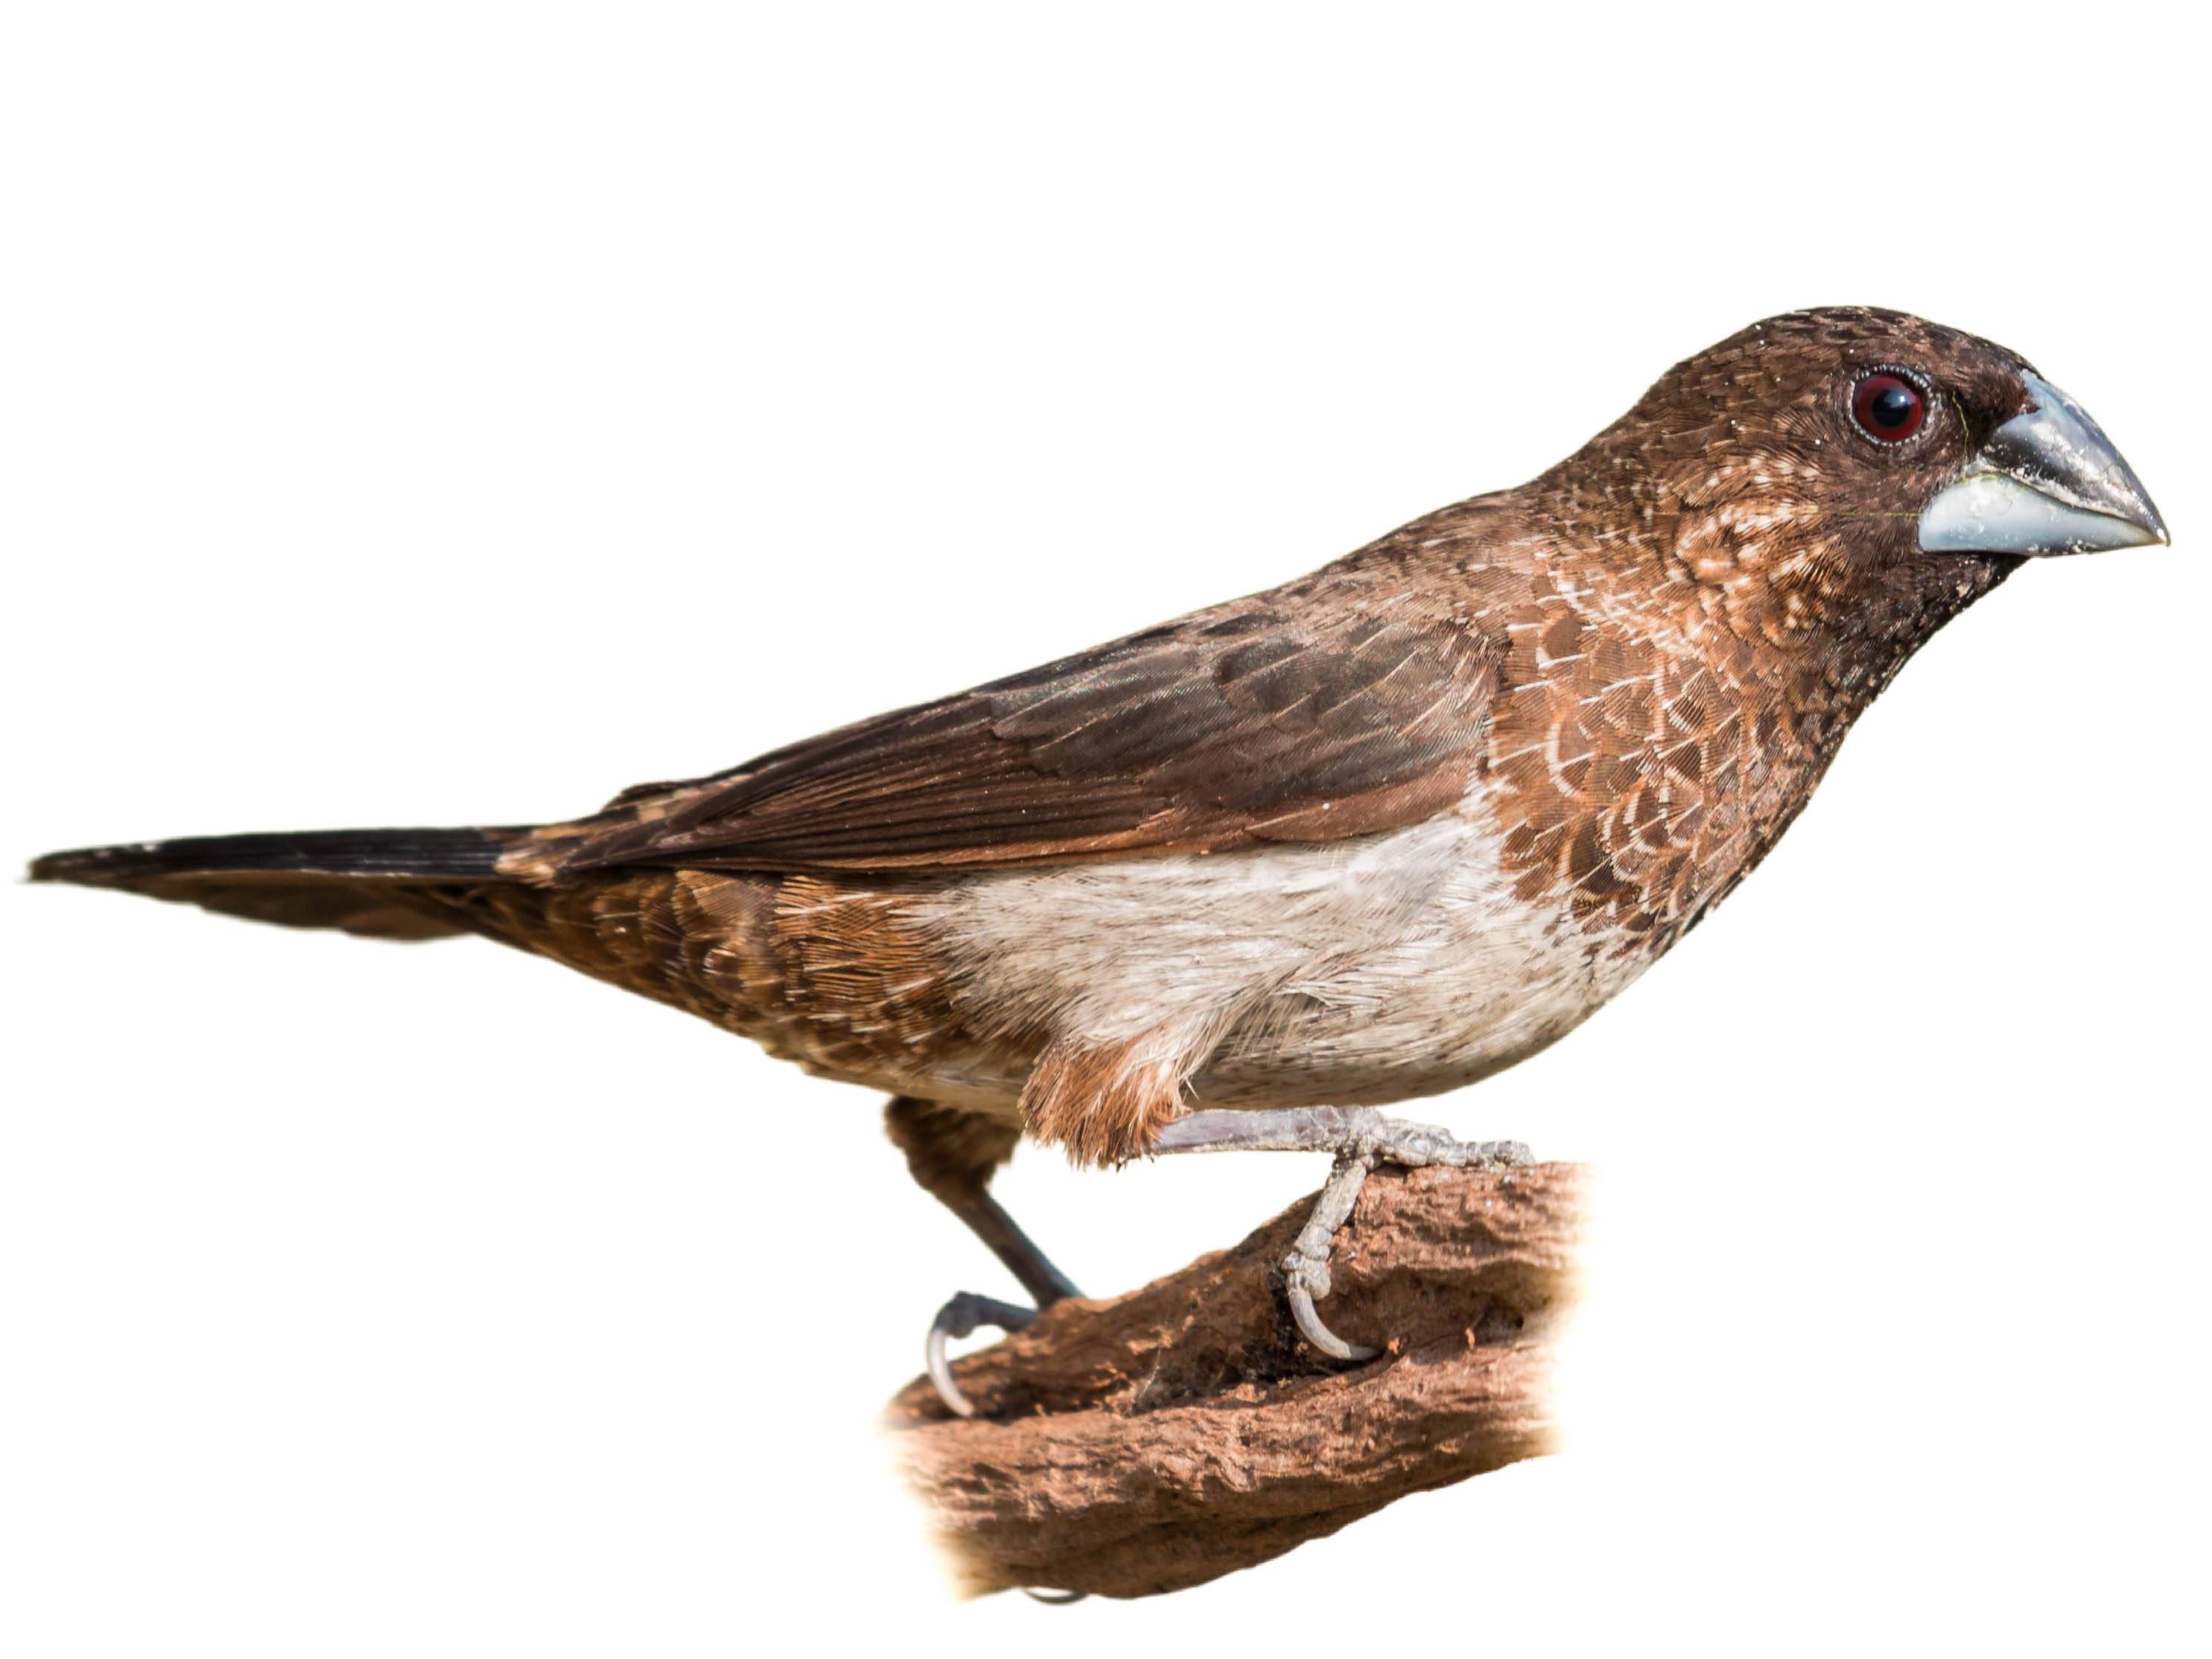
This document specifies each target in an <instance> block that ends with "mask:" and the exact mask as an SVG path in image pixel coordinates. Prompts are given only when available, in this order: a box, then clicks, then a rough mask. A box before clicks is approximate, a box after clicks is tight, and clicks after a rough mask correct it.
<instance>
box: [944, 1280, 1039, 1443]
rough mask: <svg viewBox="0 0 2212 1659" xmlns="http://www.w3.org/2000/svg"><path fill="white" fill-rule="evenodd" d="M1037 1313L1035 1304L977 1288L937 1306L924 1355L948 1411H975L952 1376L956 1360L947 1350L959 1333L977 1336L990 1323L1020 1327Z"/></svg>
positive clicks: (966, 1413)
mask: <svg viewBox="0 0 2212 1659" xmlns="http://www.w3.org/2000/svg"><path fill="white" fill-rule="evenodd" d="M1036 1316H1037V1310H1036V1309H1035V1308H1024V1307H1022V1306H1020V1305H1019V1304H1016V1303H1012V1302H1000V1301H999V1300H997V1299H996V1298H995V1297H987V1296H977V1295H976V1294H975V1292H974V1291H961V1292H960V1293H959V1294H958V1295H957V1296H956V1297H953V1298H952V1299H951V1301H949V1302H947V1303H946V1304H945V1305H944V1306H943V1307H941V1308H939V1310H937V1317H936V1318H935V1319H933V1320H932V1321H931V1322H930V1324H929V1340H927V1343H925V1344H924V1345H923V1348H922V1355H923V1362H924V1364H925V1365H926V1366H927V1370H928V1371H929V1380H930V1382H931V1383H932V1384H933V1385H934V1386H935V1388H936V1389H937V1397H938V1398H939V1400H942V1401H944V1402H945V1409H946V1410H947V1411H949V1412H951V1413H952V1414H953V1415H954V1416H955V1417H973V1416H975V1402H974V1401H971V1400H969V1398H968V1396H967V1395H964V1394H963V1393H961V1392H960V1385H959V1384H958V1383H956V1382H954V1381H953V1380H952V1362H951V1358H950V1356H948V1355H947V1353H946V1352H945V1345H946V1344H947V1343H948V1342H950V1341H951V1340H953V1339H954V1338H956V1337H963V1336H973V1335H975V1333H976V1332H977V1331H979V1330H981V1329H982V1328H983V1327H985V1326H987V1325H988V1326H991V1327H993V1328H995V1329H998V1330H1002V1331H1018V1330H1020V1329H1021V1328H1023V1327H1024V1326H1026V1325H1028V1324H1030V1322H1033V1321H1034V1320H1035V1319H1036Z"/></svg>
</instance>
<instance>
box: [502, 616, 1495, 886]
mask: <svg viewBox="0 0 2212 1659" xmlns="http://www.w3.org/2000/svg"><path fill="white" fill-rule="evenodd" d="M1503 660H1504V641H1503V640H1502V638H1498V637H1493V636H1492V635H1489V634H1486V632H1485V631H1483V629H1481V628H1480V626H1478V625H1477V624H1475V623H1470V622H1468V621H1466V620H1464V619H1462V618H1459V617H1453V616H1451V615H1449V614H1443V613H1442V611H1441V608H1440V607H1431V608H1429V609H1426V610H1422V611H1416V610H1414V609H1413V608H1412V602H1411V601H1410V600H1409V599H1406V598H1405V597H1404V595H1403V594H1402V593H1401V594H1400V595H1397V596H1383V597H1382V598H1379V599H1370V600H1369V601H1364V602H1356V603H1350V604H1343V603H1340V604H1336V605H1319V604H1316V601H1315V600H1313V599H1305V600H1304V602H1287V601H1285V599H1284V598H1283V596H1282V595H1281V594H1280V593H1278V594H1275V595H1260V596H1257V597H1255V598H1253V599H1245V600H1240V601H1237V602H1235V603H1233V604H1231V605H1225V606H1220V607H1218V608H1216V609H1214V610H1212V611H1201V612H1199V613H1197V614H1195V615H1194V616H1191V617H1186V618H1184V619H1182V621H1180V622H1176V623H1168V624H1166V625H1165V626H1164V627H1160V628H1157V629H1150V630H1148V631H1146V632H1144V633H1140V634H1134V635H1130V636H1128V637H1127V638H1126V639H1121V640H1117V641H1114V642H1113V643H1111V644H1109V645H1103V646H1099V647H1095V648H1094V649H1091V650H1089V651H1085V652H1081V653H1077V654H1076V655H1074V656H1071V657H1064V658H1062V659H1060V660H1059V661H1057V662H1053V663H1048V664H1047V665H1044V666H1043V667H1041V668H1036V669H1032V670H1030V671H1029V672H1027V673H1023V674H1016V675H1014V676H1012V678H1007V679H1003V680H998V681H994V683H992V684H988V685H983V686H978V687H976V688H975V690H969V691H964V692H961V693H959V694H957V695H956V696H950V697H945V698H942V699H939V701H937V702H929V703H923V704H921V705H918V706H916V707H915V708H905V709H900V710H898V711H896V712H895V713H892V714H882V715H878V716H877V717H876V718H875V719H872V720H863V721H861V722H860V723H859V724H858V725H854V726H846V727H844V728H842V730H839V731H836V732H828V733H825V734H824V735H823V736H821V737H818V738H812V739H810V740H809V741H807V742H804V743H800V744H793V746H791V747H789V748H786V749H780V750H775V751H774V752H773V753H770V754H767V755H763V756H762V757H759V758H758V759H757V760H754V761H751V762H750V763H747V764H745V765H744V766H741V767H738V768H737V769H734V770H732V771H730V772H726V773H721V774H719V775H715V776H713V777H709V778H702V779H699V780H696V781H691V782H686V783H671V784H653V785H646V786H642V787H640V788H637V789H633V790H629V791H625V792H624V793H623V794H622V795H619V796H617V798H616V799H615V800H614V801H613V802H612V803H611V804H610V805H609V807H608V808H607V809H606V810H605V811H603V812H601V813H599V815H597V816H595V817H591V818H586V819H582V820H579V821H577V822H575V823H568V824H556V825H550V826H547V827H546V828H545V829H541V830H538V831H537V832H535V833H534V834H533V835H532V836H531V837H530V838H529V840H528V842H526V844H525V845H523V846H520V847H517V848H514V849H513V851H512V852H511V853H510V854H508V855H507V858H506V859H505V860H502V867H503V868H505V869H507V870H508V871H509V872H513V873H518V874H522V875H526V876H528V877H531V878H536V879H541V880H542V879H557V878H561V877H563V876H567V875H569V874H573V873H577V872H582V871H586V870H592V869H601V868H606V867H609V866H621V865H639V864H649V865H664V866H665V865H681V866H686V867H690V868H705V869H750V870H810V869H812V870H872V871H896V870H930V869H949V868H975V867H987V866H1006V865H1017V864H1032V863H1040V862H1046V861H1059V860H1082V859H1091V858H1097V857H1103V856H1108V855H1113V854H1132V853H1140V852H1161V851H1169V850H1182V851H1215V850H1223V849H1226V848H1234V847H1241V846H1248V845H1250V844H1252V843H1254V842H1284V841H1291V842H1327V841H1335V840H1340V839H1342V838H1344V837H1346V836H1358V835H1364V834H1368V833H1370V832H1373V831H1376V830H1381V829H1394V828H1397V827H1399V826H1401V825H1405V824H1409V823H1419V822H1420V821H1421V820H1423V819H1425V818H1428V817H1433V816H1435V815H1436V814H1437V812H1439V811H1444V810H1446V809H1448V808H1449V806H1450V805H1453V804H1454V803H1455V802H1457V801H1458V800H1459V799H1460V798H1461V796H1462V793H1464V792H1465V790H1466V788H1467V787H1468V783H1469V781H1470V780H1471V778H1472V776H1473V774H1474V769H1475V767H1476V766H1477V764H1478V763H1479V757H1480V752H1481V743H1482V738H1483V736H1484V733H1485V732H1486V730H1487V726H1488V721H1489V715H1490V710H1491V707H1492V702H1493V701H1494V699H1495V697H1496V695H1497V689H1498V680H1499V670H1500V665H1501V664H1502V662H1503Z"/></svg>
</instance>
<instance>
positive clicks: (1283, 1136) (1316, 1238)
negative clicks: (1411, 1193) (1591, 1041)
mask: <svg viewBox="0 0 2212 1659" xmlns="http://www.w3.org/2000/svg"><path fill="white" fill-rule="evenodd" d="M1152 1151H1153V1152H1334V1153H1335V1154H1336V1166H1335V1167H1334V1169H1332V1170H1330V1171H1329V1176H1328V1184H1327V1185H1326V1186H1324V1187H1323V1188H1322V1189H1321V1197H1320V1199H1319V1200H1317V1201H1316V1203H1315V1205H1314V1207H1313V1212H1312V1214H1311V1215H1310V1216H1308V1217H1307V1218H1306V1225H1304V1227H1302V1228H1301V1229H1299V1231H1298V1236H1297V1238H1296V1239H1295V1240H1294V1241H1293V1242H1292V1243H1291V1248H1290V1251H1289V1253H1288V1254H1287V1255H1285V1256H1284V1257H1283V1259H1282V1261H1281V1263H1280V1264H1279V1265H1280V1266H1281V1267H1282V1271H1283V1280H1284V1285H1285V1290H1286V1291H1288V1293H1289V1297H1290V1304H1291V1318H1292V1319H1293V1320H1295V1321H1296V1322H1297V1327H1298V1331H1299V1334H1301V1335H1303V1336H1304V1338H1305V1340H1307V1341H1309V1342H1310V1343H1312V1344H1313V1346H1315V1347H1316V1348H1318V1349H1319V1350H1320V1351H1321V1352H1323V1353H1325V1354H1327V1355H1328V1356H1329V1357H1330V1358H1333V1359H1350V1360H1367V1359H1373V1358H1376V1356H1377V1355H1378V1354H1379V1353H1380V1352H1382V1351H1381V1350H1380V1349H1378V1348H1370V1347H1363V1346H1357V1345H1355V1344H1352V1343H1350V1342H1346V1340H1344V1339H1343V1338H1342V1337H1340V1336H1339V1335H1337V1334H1336V1333H1335V1332H1334V1331H1332V1330H1330V1329H1329V1328H1328V1326H1327V1325H1325V1324H1323V1323H1322V1318H1321V1316H1320V1314H1318V1313H1317V1312H1316V1311H1315V1309H1314V1300H1315V1298H1316V1297H1324V1296H1327V1295H1328V1292H1329V1273H1328V1257H1329V1247H1330V1245H1331V1244H1332V1243H1334V1240H1335V1237H1336V1233H1337V1229H1339V1228H1340V1227H1341V1226H1343V1225H1344V1224H1345V1223H1346V1221H1347V1220H1349V1219H1350V1218H1351V1216H1352V1206H1353V1205H1354V1204H1356V1203H1358V1200H1359V1189H1360V1188H1362V1187H1363V1186H1364V1185H1365V1184H1366V1182H1367V1177H1368V1176H1369V1174H1370V1172H1371V1171H1372V1170H1374V1168H1375V1166H1376V1164H1397V1165H1399V1166H1400V1167H1401V1168H1403V1169H1408V1170H1419V1169H1425V1168H1427V1167H1428V1166H1430V1165H1431V1164H1443V1165H1444V1166H1446V1167H1448V1168H1452V1169H1476V1170H1496V1169H1504V1168H1508V1167H1510V1166H1512V1165H1516V1164H1528V1163H1530V1162H1533V1159H1532V1158H1530V1156H1529V1152H1528V1147H1526V1146H1523V1145H1522V1144H1521V1142H1519V1141H1517V1140H1480V1141H1469V1140H1461V1139H1457V1138H1455V1136H1453V1135H1452V1134H1451V1133H1449V1131H1447V1130H1443V1129H1440V1128H1437V1127H1436V1126H1435V1125H1433V1124H1428V1123H1407V1122H1404V1121H1401V1120H1399V1119H1397V1118H1393V1117H1386V1116H1384V1115H1383V1114H1382V1113H1381V1112H1378V1111H1376V1110H1374V1109H1372V1108H1370V1107H1364V1106H1304V1107H1297V1108H1293V1109H1287V1110H1283V1111H1273V1112H1228V1111H1209V1112H1193V1113H1191V1114H1190V1115H1188V1117H1182V1118H1178V1119H1176V1121H1174V1122H1173V1123H1170V1124H1169V1125H1168V1126H1167V1127H1166V1128H1165V1129H1164V1130H1163V1131H1162V1132H1161V1134H1160V1138H1159V1139H1158V1140H1157V1141H1155V1142H1154V1143H1153V1145H1152Z"/></svg>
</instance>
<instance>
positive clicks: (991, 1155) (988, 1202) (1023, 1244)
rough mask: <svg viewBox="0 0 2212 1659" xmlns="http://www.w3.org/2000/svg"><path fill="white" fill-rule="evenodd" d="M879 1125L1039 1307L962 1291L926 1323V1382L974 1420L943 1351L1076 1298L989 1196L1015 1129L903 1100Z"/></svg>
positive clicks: (924, 1184) (919, 1177)
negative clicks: (961, 1339)
mask: <svg viewBox="0 0 2212 1659" xmlns="http://www.w3.org/2000/svg"><path fill="white" fill-rule="evenodd" d="M884 1127H885V1129H886V1130H887V1131H888V1132H889V1133H890V1138H891V1139H892V1140H893V1141H894V1142H895V1143H896V1145H897V1146H898V1147H899V1148H900V1150H901V1151H902V1152H905V1153H906V1156H907V1167H908V1170H911V1171H912V1172H913V1175H914V1178H915V1182H917V1183H919V1184H920V1185H921V1188H923V1189H924V1190H925V1191H927V1192H928V1193H929V1194H931V1195H932V1196H933V1197H934V1198H935V1199H936V1200H938V1202H939V1203H940V1204H942V1205H944V1206H945V1208H946V1209H948V1210H950V1211H951V1212H952V1213H953V1214H954V1215H956V1216H958V1217H959V1218H960V1219H961V1221H962V1222H963V1224H964V1225H966V1226H967V1228H968V1231H969V1232H972V1233H974V1234H975V1237H978V1238H980V1239H981V1240H982V1241H983V1243H985V1244H986V1245H987V1247H988V1248H989V1249H990V1251H991V1254H992V1255H995V1256H997V1257H998V1258H999V1260H1000V1261H1002V1262H1004V1263H1005V1264H1006V1270H1007V1271H1008V1272H1009V1273H1012V1274H1013V1276H1014V1277H1015V1278H1016V1279H1019V1280H1020V1281H1021V1285H1022V1288H1023V1289H1024V1290H1025V1291H1028V1292H1029V1293H1030V1295H1031V1296H1032V1297H1036V1307H1034V1308H1024V1307H1022V1306H1020V1305H1018V1304H1015V1303H1012V1302H1001V1301H999V1300H998V1299H997V1298H996V1297H987V1296H978V1295H976V1294H975V1292H973V1291H960V1292H959V1293H958V1294H957V1295H956V1296H954V1297H952V1298H951V1300H949V1301H948V1302H946V1303H945V1305H944V1306H943V1307H942V1308H939V1310H937V1317H936V1318H935V1319H933V1320H932V1321H931V1322H930V1327H929V1337H928V1340H927V1342H926V1343H925V1344H924V1346H923V1357H924V1360H925V1362H926V1364H927V1368H928V1371H929V1380H930V1381H931V1382H932V1383H934V1384H936V1387H937V1393H938V1397H939V1399H941V1400H943V1401H945V1407H946V1408H947V1409H948V1410H950V1411H951V1412H953V1413H956V1414H957V1415H958V1416H961V1417H973V1416H974V1415H975V1406H974V1405H973V1403H971V1402H970V1401H969V1399H968V1396H967V1395H964V1394H963V1393H961V1391H960V1388H959V1385H958V1384H957V1383H955V1382H954V1381H953V1380H952V1366H951V1360H950V1358H949V1357H948V1356H947V1354H946V1352H945V1348H946V1345H947V1344H948V1343H949V1342H951V1341H952V1340H954V1339H956V1338H959V1337H963V1336H970V1335H973V1334H975V1332H976V1331H977V1330H979V1329H981V1328H984V1327H986V1326H989V1327H993V1328H996V1329H999V1330H1002V1331H1018V1330H1019V1329H1021V1328H1022V1327H1024V1325H1027V1324H1028V1323H1029V1322H1030V1321H1032V1320H1033V1319H1035V1318H1036V1316H1037V1314H1038V1313H1039V1312H1040V1311H1041V1310H1043V1309H1046V1308H1049V1307H1050V1306H1051V1305H1052V1304H1054V1303H1055V1302H1058V1301H1060V1299H1061V1298H1063V1297H1071V1296H1075V1295H1079V1294H1080V1292H1079V1291H1077V1290H1076V1288H1075V1285H1074V1284H1073V1281H1072V1280H1070V1279H1069V1278H1068V1277H1067V1275H1066V1273H1062V1272H1060V1269H1059V1268H1058V1267H1054V1265H1053V1263H1052V1259H1051V1258H1050V1257H1049V1256H1048V1255H1045V1253H1044V1252H1043V1251H1042V1250H1041V1249H1038V1248H1037V1245H1036V1241H1035V1240H1033V1239H1031V1238H1030V1236H1029V1235H1028V1234H1027V1233H1025V1232H1024V1231H1022V1230H1021V1228H1020V1227H1019V1226H1018V1225H1016V1223H1015V1221H1014V1218H1013V1217H1012V1216H1010V1215H1008V1214H1007V1213H1006V1210H1005V1208H1004V1207H1003V1206H1000V1203H999V1201H998V1200H996V1199H994V1198H993V1197H992V1196H991V1194H990V1193H989V1191H988V1190H987V1183H988V1182H989V1181H990V1178H991V1171H992V1170H994V1169H995V1168H997V1166H998V1165H999V1164H1001V1163H1003V1162H1005V1161H1006V1158H1007V1156H1008V1155H1009V1154H1010V1153H1011V1152H1012V1151H1013V1149H1014V1145H1015V1143H1016V1142H1017V1141H1018V1140H1019V1139H1020V1138H1021V1128H1020V1126H1019V1125H1018V1124H1015V1123H1002V1122H1000V1121H999V1120H997V1119H995V1118H989V1117H985V1116H982V1115H979V1114H976V1113H971V1112H962V1111H958V1110H957V1109H952V1108H950V1107H945V1106H941V1105H939V1104H938V1103H935V1102H933V1101H927V1100H918V1099H915V1098H914V1097H910V1096H901V1097H899V1098H897V1099H896V1100H894V1101H892V1102H891V1103H890V1106H889V1108H888V1109H886V1110H885V1112H884Z"/></svg>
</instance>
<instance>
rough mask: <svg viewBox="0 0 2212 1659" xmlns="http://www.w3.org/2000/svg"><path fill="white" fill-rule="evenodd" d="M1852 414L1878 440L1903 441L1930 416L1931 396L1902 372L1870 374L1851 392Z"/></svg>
mask: <svg viewBox="0 0 2212 1659" xmlns="http://www.w3.org/2000/svg"><path fill="white" fill-rule="evenodd" d="M1851 418H1852V419H1854V420H1856V421H1857V422H1858V423H1859V429H1860V430H1861V431H1863V432H1864V433H1865V434H1866V435H1867V436H1868V437H1869V438H1872V439H1873V440H1874V441H1875V442H1876V443H1882V444H1901V443H1903V442H1904V441H1905V440H1906V439H1907V438H1910V437H1911V435H1913V434H1914V433H1916V432H1917V431H1919V430H1920V424H1921V422H1923V421H1925V420H1926V419H1927V418H1928V399H1927V398H1926V397H1925V396H1923V394H1922V392H1921V390H1920V388H1919V387H1918V386H1915V385H1913V384H1912V382H1911V381H1910V380H1906V379H1905V376H1903V375H1902V374H1888V373H1883V374H1869V375H1868V376H1867V377H1866V379H1864V380H1861V381H1860V382H1859V383H1858V386H1857V388H1856V389H1855V390H1854V391H1853V392H1852V393H1851Z"/></svg>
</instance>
